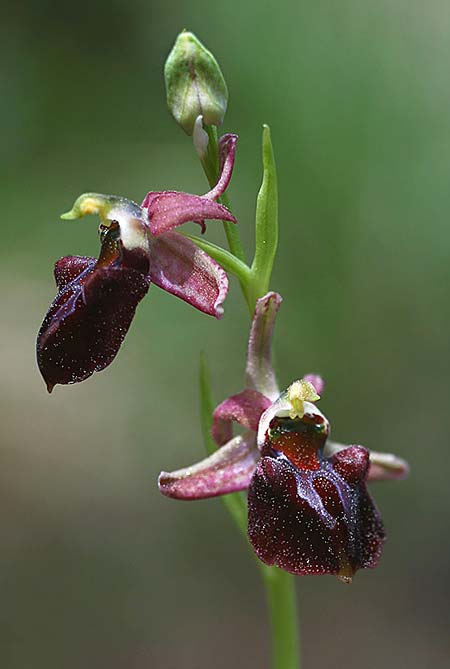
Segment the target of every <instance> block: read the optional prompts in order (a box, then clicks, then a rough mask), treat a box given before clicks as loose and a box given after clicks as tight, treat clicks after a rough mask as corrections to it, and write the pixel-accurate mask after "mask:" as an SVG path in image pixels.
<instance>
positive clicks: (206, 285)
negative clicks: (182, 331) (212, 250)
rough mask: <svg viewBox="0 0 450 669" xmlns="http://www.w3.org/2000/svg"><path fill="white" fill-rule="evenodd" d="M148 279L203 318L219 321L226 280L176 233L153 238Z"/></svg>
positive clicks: (226, 285) (216, 268)
mask: <svg viewBox="0 0 450 669" xmlns="http://www.w3.org/2000/svg"><path fill="white" fill-rule="evenodd" d="M150 277H151V280H152V282H153V283H155V284H156V285H157V286H159V287H160V288H163V290H167V292H169V293H172V295H176V296H177V297H180V298H181V299H182V300H185V302H188V303H189V304H191V305H192V306H193V307H196V309H199V310H200V311H203V312H204V313H205V314H209V315H211V316H215V317H216V318H221V316H222V314H223V307H222V303H223V301H224V300H225V297H226V295H227V292H228V277H227V275H226V273H225V272H224V270H223V269H222V268H221V267H220V265H218V264H217V263H216V261H215V260H213V259H212V258H210V256H209V255H208V254H207V253H205V251H202V250H201V249H199V248H198V247H197V246H196V245H195V244H194V242H192V241H191V240H190V239H187V238H186V237H183V235H180V234H178V233H177V232H167V233H166V234H165V235H162V236H161V237H155V238H154V239H153V240H152V243H151V247H150Z"/></svg>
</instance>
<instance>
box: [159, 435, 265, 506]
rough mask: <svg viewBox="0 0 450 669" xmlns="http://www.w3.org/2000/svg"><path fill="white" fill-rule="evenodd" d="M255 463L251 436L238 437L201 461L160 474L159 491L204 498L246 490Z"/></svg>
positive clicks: (179, 497) (190, 497)
mask: <svg viewBox="0 0 450 669" xmlns="http://www.w3.org/2000/svg"><path fill="white" fill-rule="evenodd" d="M258 460H259V452H258V450H257V448H256V444H255V434H254V433H253V432H246V433H245V434H243V435H238V436H237V437H235V438H234V439H232V440H231V441H229V442H228V443H227V444H225V446H222V447H221V448H219V449H218V450H217V451H216V452H215V453H213V454H212V455H210V456H209V457H208V458H206V459H205V460H202V461H201V462H198V463H197V464H195V465H192V466H191V467H186V469H179V470H178V471H176V472H172V473H168V472H161V474H160V475H159V479H158V485H159V489H160V491H161V492H162V494H163V495H166V497H174V498H175V499H185V500H192V499H204V498H206V497H216V496H217V495H225V494H226V493H229V492H237V491H238V490H245V489H246V488H248V486H249V483H250V480H251V478H252V476H253V472H254V471H255V468H256V465H257V462H258Z"/></svg>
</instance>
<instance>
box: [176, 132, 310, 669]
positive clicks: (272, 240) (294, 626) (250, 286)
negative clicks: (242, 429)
mask: <svg viewBox="0 0 450 669" xmlns="http://www.w3.org/2000/svg"><path fill="white" fill-rule="evenodd" d="M206 130H207V133H208V136H209V144H208V152H207V155H206V156H205V159H204V160H203V161H202V164H203V169H204V171H205V174H206V176H207V178H208V181H209V183H210V186H211V188H212V187H213V186H214V184H215V183H216V181H217V175H218V170H219V165H218V142H217V130H216V128H215V127H214V126H209V127H207V129H206ZM263 165H264V178H263V183H262V186H261V190H260V192H259V195H258V203H257V212H256V253H255V257H254V260H253V263H252V267H251V268H250V267H248V265H247V264H246V262H245V255H244V251H243V248H242V244H241V240H240V237H239V232H238V230H237V228H236V227H235V226H234V225H233V224H232V223H229V222H228V221H224V222H223V224H224V227H225V233H226V236H227V240H228V246H229V249H230V252H228V251H225V250H224V249H222V248H220V247H218V246H216V245H215V244H212V243H211V242H207V241H206V240H203V239H200V238H198V237H194V236H191V235H187V236H188V237H189V238H190V239H192V240H193V241H195V243H196V244H197V246H199V247H200V248H202V249H203V250H205V251H206V252H207V253H209V255H211V256H212V257H213V258H214V259H215V260H217V262H219V263H220V264H221V265H222V266H223V267H224V268H225V269H226V270H227V271H229V272H232V273H233V274H234V275H235V276H237V278H238V279H239V283H240V286H241V289H242V293H243V295H244V298H245V300H246V302H247V305H248V308H249V312H250V317H252V316H253V311H254V308H255V304H256V300H257V299H258V298H260V297H262V296H263V295H264V294H265V293H266V292H267V291H268V288H269V281H270V276H271V273H272V266H273V261H274V258H275V253H276V249H277V242H278V218H277V209H278V207H277V204H278V198H277V182H276V169H275V162H274V157H273V150H272V145H271V141H270V131H269V128H268V127H267V126H264V131H263ZM220 201H221V202H222V204H224V205H225V206H226V207H227V208H228V209H230V203H229V200H228V197H227V196H226V194H225V195H223V196H222V198H220ZM200 397H201V407H202V409H201V416H202V430H203V437H204V440H205V445H206V449H207V451H208V452H209V453H211V452H213V451H214V450H215V449H216V445H215V444H214V442H213V440H212V437H211V425H212V412H213V407H214V404H213V401H212V394H211V387H210V382H209V372H208V367H207V364H206V360H205V358H204V357H203V356H202V358H201V362H200ZM222 501H223V503H224V505H225V506H226V508H227V510H228V512H229V513H230V515H231V517H232V518H233V520H234V522H235V524H236V526H237V527H238V529H239V530H240V532H241V533H242V534H243V535H244V536H245V537H246V536H247V505H246V500H245V498H244V495H243V494H242V493H233V494H230V495H223V496H222ZM259 566H260V568H261V574H262V578H263V581H264V585H265V588H266V596H267V606H268V609H269V616H270V626H271V635H272V667H273V669H300V643H299V624H298V617H297V601H296V592H295V580H294V577H293V576H292V574H288V573H287V572H285V571H282V570H281V569H278V567H268V566H266V565H264V564H262V563H259Z"/></svg>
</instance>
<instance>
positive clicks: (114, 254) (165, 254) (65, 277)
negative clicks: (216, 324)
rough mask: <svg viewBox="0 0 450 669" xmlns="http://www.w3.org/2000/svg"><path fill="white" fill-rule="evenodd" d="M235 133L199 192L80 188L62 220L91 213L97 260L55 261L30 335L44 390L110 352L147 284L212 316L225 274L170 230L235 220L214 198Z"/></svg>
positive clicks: (106, 359)
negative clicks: (49, 297)
mask: <svg viewBox="0 0 450 669" xmlns="http://www.w3.org/2000/svg"><path fill="white" fill-rule="evenodd" d="M236 141H237V136H236V135H231V134H227V135H224V136H223V137H222V138H221V140H220V145H219V146H220V170H219V178H218V181H217V184H216V185H215V186H214V188H213V189H212V190H210V191H209V192H208V193H206V194H205V195H202V196H199V195H191V194H189V193H182V192H177V191H162V192H150V193H148V194H147V195H146V196H145V198H144V200H143V202H142V204H141V206H139V205H138V204H136V203H135V202H132V201H131V200H127V199H126V198H123V197H117V196H111V195H100V194H97V193H86V194H84V195H81V196H80V197H79V198H78V199H77V200H76V202H75V204H74V206H73V208H72V210H71V211H70V212H68V213H67V214H64V215H63V216H62V218H63V219H75V218H79V217H81V216H85V215H86V214H98V215H99V216H100V220H101V225H100V228H99V233H100V240H101V250H100V255H99V258H98V259H97V258H94V257H85V256H66V257H64V258H61V259H60V260H58V261H57V263H56V265H55V271H54V273H55V280H56V284H57V288H58V294H57V296H56V298H55V300H54V301H53V303H52V305H51V306H50V309H49V310H48V312H47V314H46V316H45V318H44V321H43V323H42V325H41V328H40V330H39V334H38V338H37V361H38V365H39V369H40V371H41V374H42V376H43V377H44V380H45V382H46V384H47V388H48V391H49V392H51V391H52V389H53V387H54V386H55V385H56V384H57V383H61V384H67V383H78V382H79V381H84V380H85V379H87V378H88V377H89V376H91V375H92V374H93V373H94V372H98V371H101V370H103V369H104V368H105V367H107V366H108V365H109V364H110V363H111V362H112V361H113V359H114V358H115V356H116V355H117V353H118V351H119V348H120V346H121V344H122V341H123V340H124V338H125V335H126V333H127V332H128V329H129V327H130V325H131V321H132V319H133V316H134V313H135V311H136V307H137V305H138V304H139V302H140V301H141V300H142V298H143V297H144V296H145V295H146V293H147V291H148V289H149V287H150V284H151V283H154V284H156V285H157V286H159V287H160V288H162V289H163V290H166V291H167V292H169V293H172V294H173V295H176V296H177V297H180V298H181V299H182V300H185V301H186V302H188V303H189V304H191V305H192V306H194V307H195V308H197V309H199V310H200V311H203V312H204V313H206V314H209V315H211V316H215V317H216V318H220V317H221V316H222V314H223V307H222V303H223V301H224V299H225V297H226V295H227V292H228V279H227V275H226V273H225V271H224V270H223V269H222V267H220V265H218V264H217V263H216V261H215V260H213V259H212V258H211V257H210V256H209V255H208V254H207V253H206V252H205V251H203V250H201V249H200V248H198V247H197V246H196V245H195V244H194V242H193V241H191V240H190V239H188V238H187V237H185V236H184V235H182V234H180V233H178V232H175V231H174V228H176V227H178V226H180V225H182V224H183V223H186V222H188V221H194V222H196V223H198V224H199V225H200V226H201V227H202V231H204V229H205V223H204V221H205V219H221V220H225V221H231V222H233V223H236V219H235V218H234V216H233V215H232V214H231V213H230V212H229V210H228V209H227V208H226V207H224V206H223V205H221V204H218V203H217V202H216V200H217V199H218V198H219V197H220V196H221V195H222V194H223V193H224V191H225V190H226V188H227V186H228V184H229V182H230V179H231V175H232V171H233V166H234V158H235V150H236Z"/></svg>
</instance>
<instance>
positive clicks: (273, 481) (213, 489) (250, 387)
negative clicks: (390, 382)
mask: <svg viewBox="0 0 450 669" xmlns="http://www.w3.org/2000/svg"><path fill="white" fill-rule="evenodd" d="M280 304H281V297H280V296H279V295H277V294H276V293H269V294H268V295H266V296H265V297H263V298H261V299H260V300H259V301H258V303H257V306H256V310H255V316H254V319H253V323H252V328H251V331H250V337H249V345H248V357H247V369H246V378H247V388H246V389H245V390H244V391H243V392H241V393H238V394H237V395H233V396H232V397H230V398H228V399H227V400H225V401H224V402H222V404H220V405H219V406H218V407H217V409H216V410H215V412H214V416H213V419H214V420H213V429H212V435H213V437H214V439H215V441H216V443H217V444H218V446H219V448H218V450H217V452H216V453H214V454H213V455H211V456H210V457H208V458H206V459H205V460H203V461H201V462H199V463H197V464H195V465H192V466H191V467H186V468H185V469H181V470H179V471H176V472H172V473H167V472H162V473H161V475H160V477H159V487H160V490H161V492H162V493H163V494H164V495H167V496H168V497H174V498H176V499H187V500H189V499H202V498H205V497H214V496H216V495H223V494H226V493H229V492H235V491H239V490H245V489H248V512H249V515H248V534H249V539H250V542H251V544H252V546H253V548H254V550H255V552H256V554H257V555H258V557H259V558H260V559H261V560H262V561H263V562H265V563H266V564H268V565H277V566H279V567H281V568H282V569H285V570H286V571H289V572H292V573H294V574H335V575H337V576H339V577H340V578H341V579H342V580H345V581H350V580H351V578H352V576H353V575H354V573H355V572H356V571H357V570H358V569H362V568H367V567H375V566H376V565H377V563H378V560H379V558H380V555H381V551H382V547H383V543H384V540H385V533H384V529H383V525H382V522H381V519H380V516H379V513H378V511H377V509H376V507H375V505H374V502H373V500H372V498H371V497H370V495H369V493H368V491H367V487H366V483H367V481H368V480H375V479H389V478H392V479H400V478H403V477H405V476H406V475H407V473H408V465H407V464H406V462H405V461H404V460H401V459H400V458H397V457H395V456H394V455H390V454H383V453H375V452H373V451H372V452H369V451H368V450H367V449H365V448H363V447H362V446H343V445H341V444H335V443H333V442H330V441H329V439H328V436H329V431H330V426H329V423H328V420H327V419H326V418H325V416H324V415H323V414H322V413H321V412H320V411H319V409H318V408H317V407H316V405H315V404H314V402H315V401H316V400H318V399H319V395H318V393H321V392H322V390H323V385H324V384H323V380H322V378H321V377H320V376H318V375H313V374H308V375H306V376H305V377H303V379H301V380H300V381H295V382H294V383H293V384H291V386H289V388H288V389H287V390H286V391H285V392H283V393H281V394H280V392H279V389H278V386H277V382H276V378H275V374H274V372H273V368H272V362H271V339H272V331H273V326H274V322H275V317H276V314H277V311H278V308H279V306H280ZM233 422H236V423H238V424H239V425H241V426H242V427H243V428H244V432H243V433H242V434H239V435H237V436H234V437H233V431H232V424H233Z"/></svg>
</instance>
